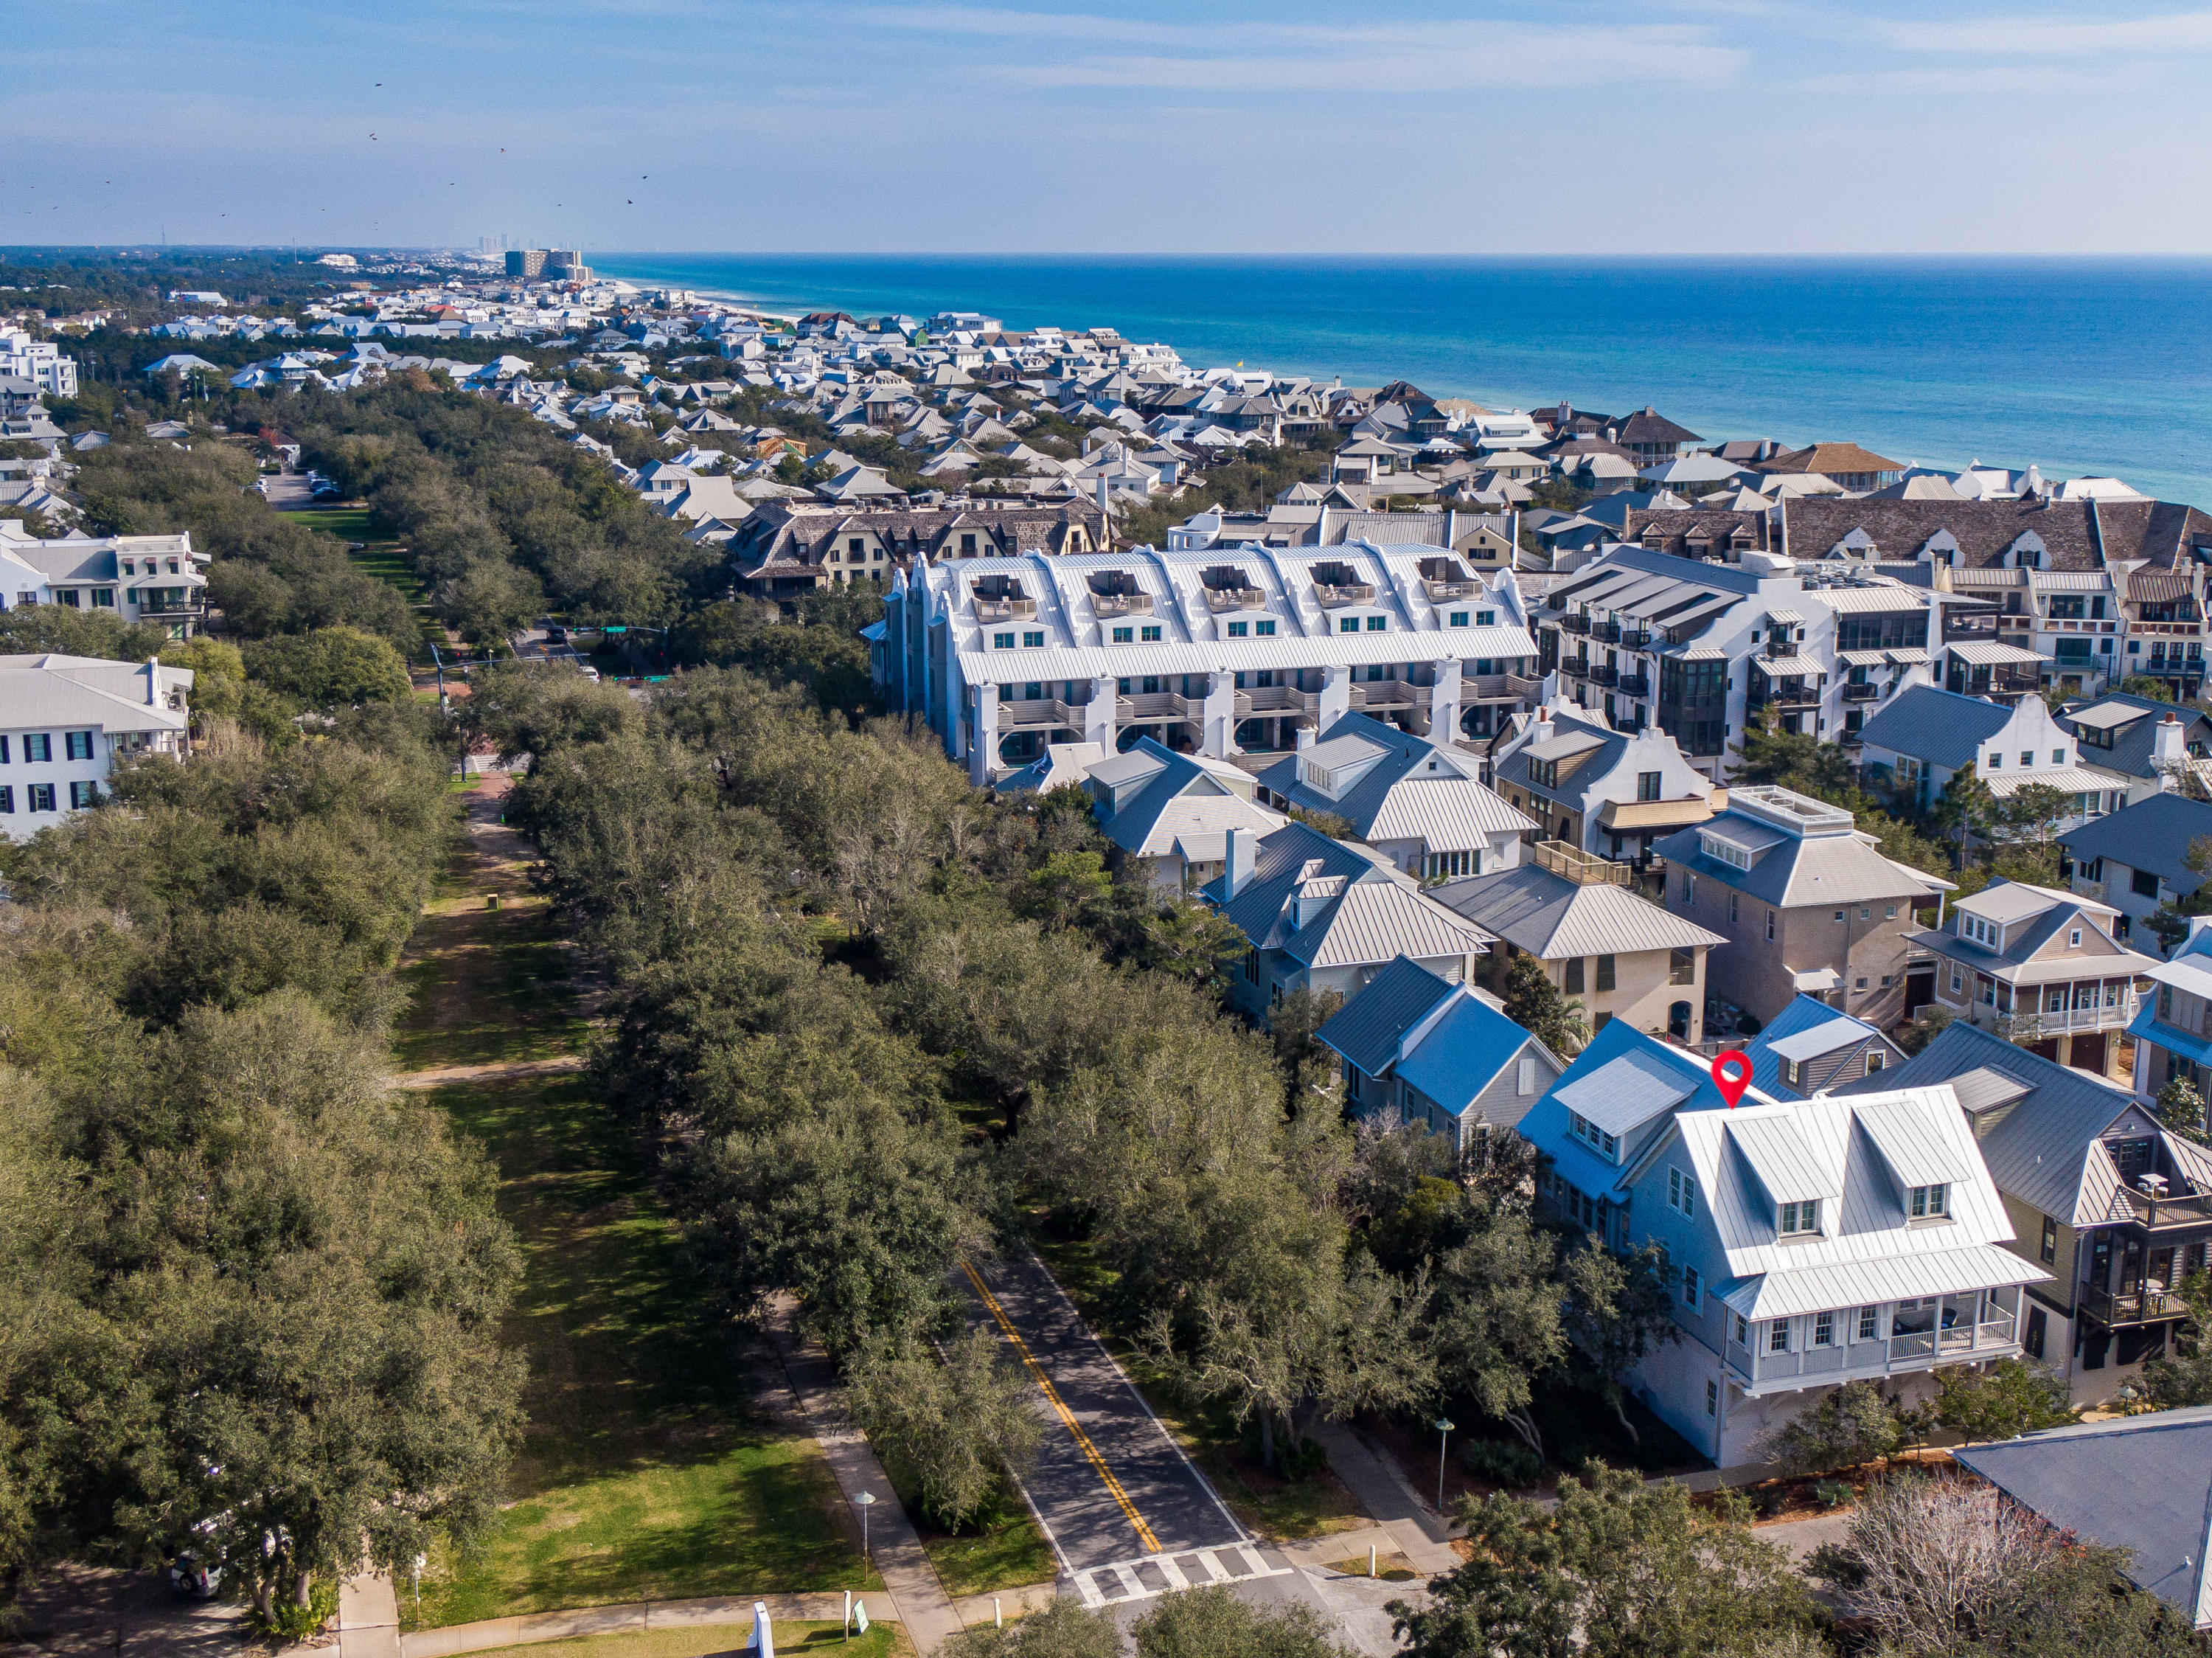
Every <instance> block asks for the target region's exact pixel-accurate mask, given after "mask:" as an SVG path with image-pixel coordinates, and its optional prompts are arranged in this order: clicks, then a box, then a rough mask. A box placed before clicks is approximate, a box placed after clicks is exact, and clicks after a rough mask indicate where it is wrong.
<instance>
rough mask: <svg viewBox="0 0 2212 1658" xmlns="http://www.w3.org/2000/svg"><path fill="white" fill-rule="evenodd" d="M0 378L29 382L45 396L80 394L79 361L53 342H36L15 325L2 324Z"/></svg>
mask: <svg viewBox="0 0 2212 1658" xmlns="http://www.w3.org/2000/svg"><path fill="white" fill-rule="evenodd" d="M0 375H15V377H16V378H18V379H20V380H27V381H30V382H31V383H32V384H33V385H34V386H36V387H38V388H39V393H40V396H42V397H75V396H76V360H75V359H74V358H71V357H64V356H63V355H62V348H61V347H60V346H58V345H57V344H54V343H53V342H52V340H47V339H33V338H31V336H30V335H29V334H28V333H27V332H24V331H23V330H22V329H21V328H19V327H16V326H15V325H13V324H12V323H0Z"/></svg>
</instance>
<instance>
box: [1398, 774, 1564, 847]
mask: <svg viewBox="0 0 2212 1658" xmlns="http://www.w3.org/2000/svg"><path fill="white" fill-rule="evenodd" d="M1535 827H1536V825H1535V824H1534V823H1533V822H1532V821H1530V820H1529V819H1528V818H1527V817H1526V816H1524V815H1523V814H1521V813H1520V812H1517V811H1516V810H1515V809H1514V808H1512V807H1510V806H1509V805H1507V804H1506V803H1505V801H1504V798H1503V797H1502V796H1500V795H1498V793H1497V792H1496V791H1495V790H1494V789H1491V788H1489V787H1488V786H1486V784H1483V783H1477V782H1476V781H1475V780H1474V778H1472V777H1443V776H1439V777H1422V776H1420V775H1419V774H1416V775H1414V776H1412V777H1401V779H1399V781H1398V782H1397V783H1395V785H1394V786H1393V787H1392V788H1391V789H1390V790H1389V793H1388V794H1386V795H1383V803H1382V805H1381V806H1380V807H1379V808H1376V813H1375V815H1374V816H1373V818H1371V819H1370V820H1369V821H1368V825H1367V827H1366V830H1365V836H1366V838H1368V839H1369V840H1373V841H1391V840H1419V841H1420V842H1422V843H1423V844H1425V846H1426V847H1427V848H1428V849H1429V850H1431V851H1432V852H1438V851H1467V850H1472V849H1473V848H1474V847H1477V846H1480V845H1481V844H1484V843H1485V842H1486V841H1487V840H1488V839H1489V838H1491V837H1492V836H1494V835H1518V834H1522V833H1524V832H1528V831H1530V830H1533V829H1534V828H1535Z"/></svg>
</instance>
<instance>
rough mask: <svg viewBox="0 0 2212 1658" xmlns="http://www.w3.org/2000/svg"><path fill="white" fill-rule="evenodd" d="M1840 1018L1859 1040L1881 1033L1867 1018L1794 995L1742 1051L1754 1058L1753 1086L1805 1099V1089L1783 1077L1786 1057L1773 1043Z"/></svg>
mask: <svg viewBox="0 0 2212 1658" xmlns="http://www.w3.org/2000/svg"><path fill="white" fill-rule="evenodd" d="M1837 1021H1843V1022H1844V1024H1847V1025H1854V1026H1857V1027H1858V1031H1859V1035H1858V1037H1857V1040H1859V1041H1864V1040H1865V1039H1867V1038H1868V1037H1870V1036H1878V1035H1880V1034H1881V1033H1880V1032H1879V1031H1877V1030H1876V1029H1875V1027H1873V1026H1872V1025H1869V1024H1868V1023H1867V1022H1866V1021H1864V1020H1863V1019H1854V1018H1852V1017H1851V1015H1849V1014H1847V1013H1839V1012H1838V1011H1837V1010H1836V1009H1834V1008H1832V1007H1830V1006H1829V1005H1828V1004H1827V1003H1825V1002H1823V1001H1821V1000H1820V998H1819V997H1812V996H1798V997H1793V998H1792V999H1791V1001H1790V1005H1789V1006H1788V1007H1786V1008H1784V1009H1783V1010H1782V1011H1781V1012H1780V1013H1778V1014H1776V1015H1774V1017H1773V1018H1772V1019H1771V1020H1770V1021H1767V1024H1766V1026H1765V1028H1764V1029H1762V1030H1761V1031H1760V1032H1759V1035H1758V1036H1757V1037H1756V1038H1755V1039H1753V1040H1752V1041H1750V1042H1747V1043H1746V1044H1745V1045H1744V1050H1743V1051H1744V1052H1745V1053H1746V1054H1747V1055H1749V1056H1750V1058H1751V1085H1752V1087H1753V1088H1757V1089H1758V1090H1759V1092H1760V1093H1762V1094H1775V1095H1778V1096H1779V1097H1780V1098H1782V1099H1784V1100H1802V1099H1803V1098H1804V1097H1805V1096H1804V1093H1803V1090H1802V1089H1799V1088H1791V1087H1790V1084H1789V1083H1788V1082H1785V1081H1784V1080H1783V1078H1784V1070H1783V1069H1782V1060H1783V1056H1782V1055H1780V1054H1778V1053H1777V1052H1775V1051H1774V1045H1775V1044H1776V1043H1777V1042H1779V1041H1781V1040H1783V1039H1784V1038H1786V1037H1791V1036H1797V1035H1801V1034H1802V1033H1804V1032H1807V1031H1810V1030H1817V1029H1818V1028H1819V1027H1821V1026H1823V1025H1829V1024H1834V1023H1836V1022H1837ZM1843 1045H1844V1044H1843V1043H1842V1042H1840V1041H1838V1042H1837V1043H1835V1044H1834V1045H1832V1046H1831V1047H1824V1048H1823V1049H1822V1050H1821V1051H1822V1052H1832V1051H1833V1049H1834V1048H1835V1047H1841V1046H1843Z"/></svg>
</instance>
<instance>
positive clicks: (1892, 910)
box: [1881, 904, 1897, 921]
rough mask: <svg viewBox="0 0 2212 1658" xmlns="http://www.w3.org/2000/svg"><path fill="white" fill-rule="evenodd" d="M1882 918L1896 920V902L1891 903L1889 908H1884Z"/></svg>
mask: <svg viewBox="0 0 2212 1658" xmlns="http://www.w3.org/2000/svg"><path fill="white" fill-rule="evenodd" d="M1881 918H1882V919H1883V920H1884V921H1894V920H1896V919H1897V905H1894V904H1893V905H1890V906H1889V907H1888V908H1887V910H1884V911H1882V912H1881Z"/></svg>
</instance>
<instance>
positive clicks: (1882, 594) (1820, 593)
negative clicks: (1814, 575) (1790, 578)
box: [1805, 582, 1928, 615]
mask: <svg viewBox="0 0 2212 1658" xmlns="http://www.w3.org/2000/svg"><path fill="white" fill-rule="evenodd" d="M1805 596H1806V597H1807V598H1808V599H1813V600H1818V601H1819V602H1820V603H1821V604H1824V605H1826V606H1827V607H1828V608H1829V609H1830V610H1833V611H1840V612H1842V613H1844V614H1846V615H1863V614H1864V613H1867V612H1869V611H1892V610H1926V609H1927V608H1928V595H1927V594H1925V593H1924V592H1923V591H1921V589H1919V588H1908V587H1905V586H1902V585H1899V584H1897V583H1894V582H1878V583H1875V585H1872V586H1869V587H1863V588H1858V587H1851V588H1808V590H1807V592H1806V594H1805Z"/></svg>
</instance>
